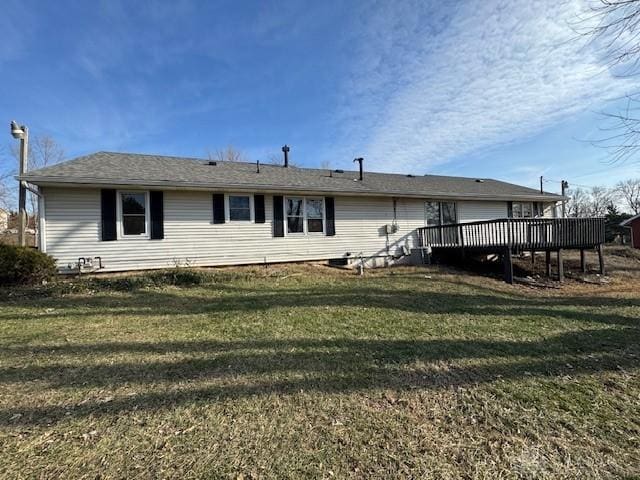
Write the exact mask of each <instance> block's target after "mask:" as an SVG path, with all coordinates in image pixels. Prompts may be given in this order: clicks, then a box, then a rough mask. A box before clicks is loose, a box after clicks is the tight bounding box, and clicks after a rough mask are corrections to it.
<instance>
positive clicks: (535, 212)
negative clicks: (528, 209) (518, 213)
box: [533, 202, 540, 217]
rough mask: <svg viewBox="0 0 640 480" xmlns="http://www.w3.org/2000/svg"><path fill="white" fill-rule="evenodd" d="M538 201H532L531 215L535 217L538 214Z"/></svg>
mask: <svg viewBox="0 0 640 480" xmlns="http://www.w3.org/2000/svg"><path fill="white" fill-rule="evenodd" d="M539 205H540V204H539V203H538V202H533V216H534V217H537V216H538V215H539V214H540V207H539Z"/></svg>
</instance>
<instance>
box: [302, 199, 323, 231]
mask: <svg viewBox="0 0 640 480" xmlns="http://www.w3.org/2000/svg"><path fill="white" fill-rule="evenodd" d="M306 210H307V232H309V233H322V232H324V221H323V217H324V205H323V201H322V199H320V198H307V209H306Z"/></svg>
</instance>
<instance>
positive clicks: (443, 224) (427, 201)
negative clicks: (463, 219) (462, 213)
mask: <svg viewBox="0 0 640 480" xmlns="http://www.w3.org/2000/svg"><path fill="white" fill-rule="evenodd" d="M427 203H437V204H438V216H439V220H440V224H439V225H427ZM443 203H453V212H454V214H455V217H456V218H455V222H454V223H446V224H445V223H443V220H444V214H443V213H442V204H443ZM423 208H424V224H425V226H431V227H433V226H436V227H437V226H446V225H455V224H457V223H460V222H459V219H458V202H456V201H455V200H453V201H451V200H425V201H424V204H423Z"/></svg>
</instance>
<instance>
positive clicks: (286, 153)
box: [282, 145, 291, 168]
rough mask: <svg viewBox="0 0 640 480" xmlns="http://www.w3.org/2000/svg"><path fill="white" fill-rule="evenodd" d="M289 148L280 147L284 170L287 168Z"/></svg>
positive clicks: (286, 146)
mask: <svg viewBox="0 0 640 480" xmlns="http://www.w3.org/2000/svg"><path fill="white" fill-rule="evenodd" d="M289 150H291V149H290V148H289V146H288V145H285V146H284V147H282V152H283V153H284V168H289Z"/></svg>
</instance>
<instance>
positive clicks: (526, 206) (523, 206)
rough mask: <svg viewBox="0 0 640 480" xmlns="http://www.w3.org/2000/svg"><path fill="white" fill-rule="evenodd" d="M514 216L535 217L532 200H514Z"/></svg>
mask: <svg viewBox="0 0 640 480" xmlns="http://www.w3.org/2000/svg"><path fill="white" fill-rule="evenodd" d="M511 211H512V215H511V216H512V217H513V218H533V204H532V203H531V202H513V205H512V209H511Z"/></svg>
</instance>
